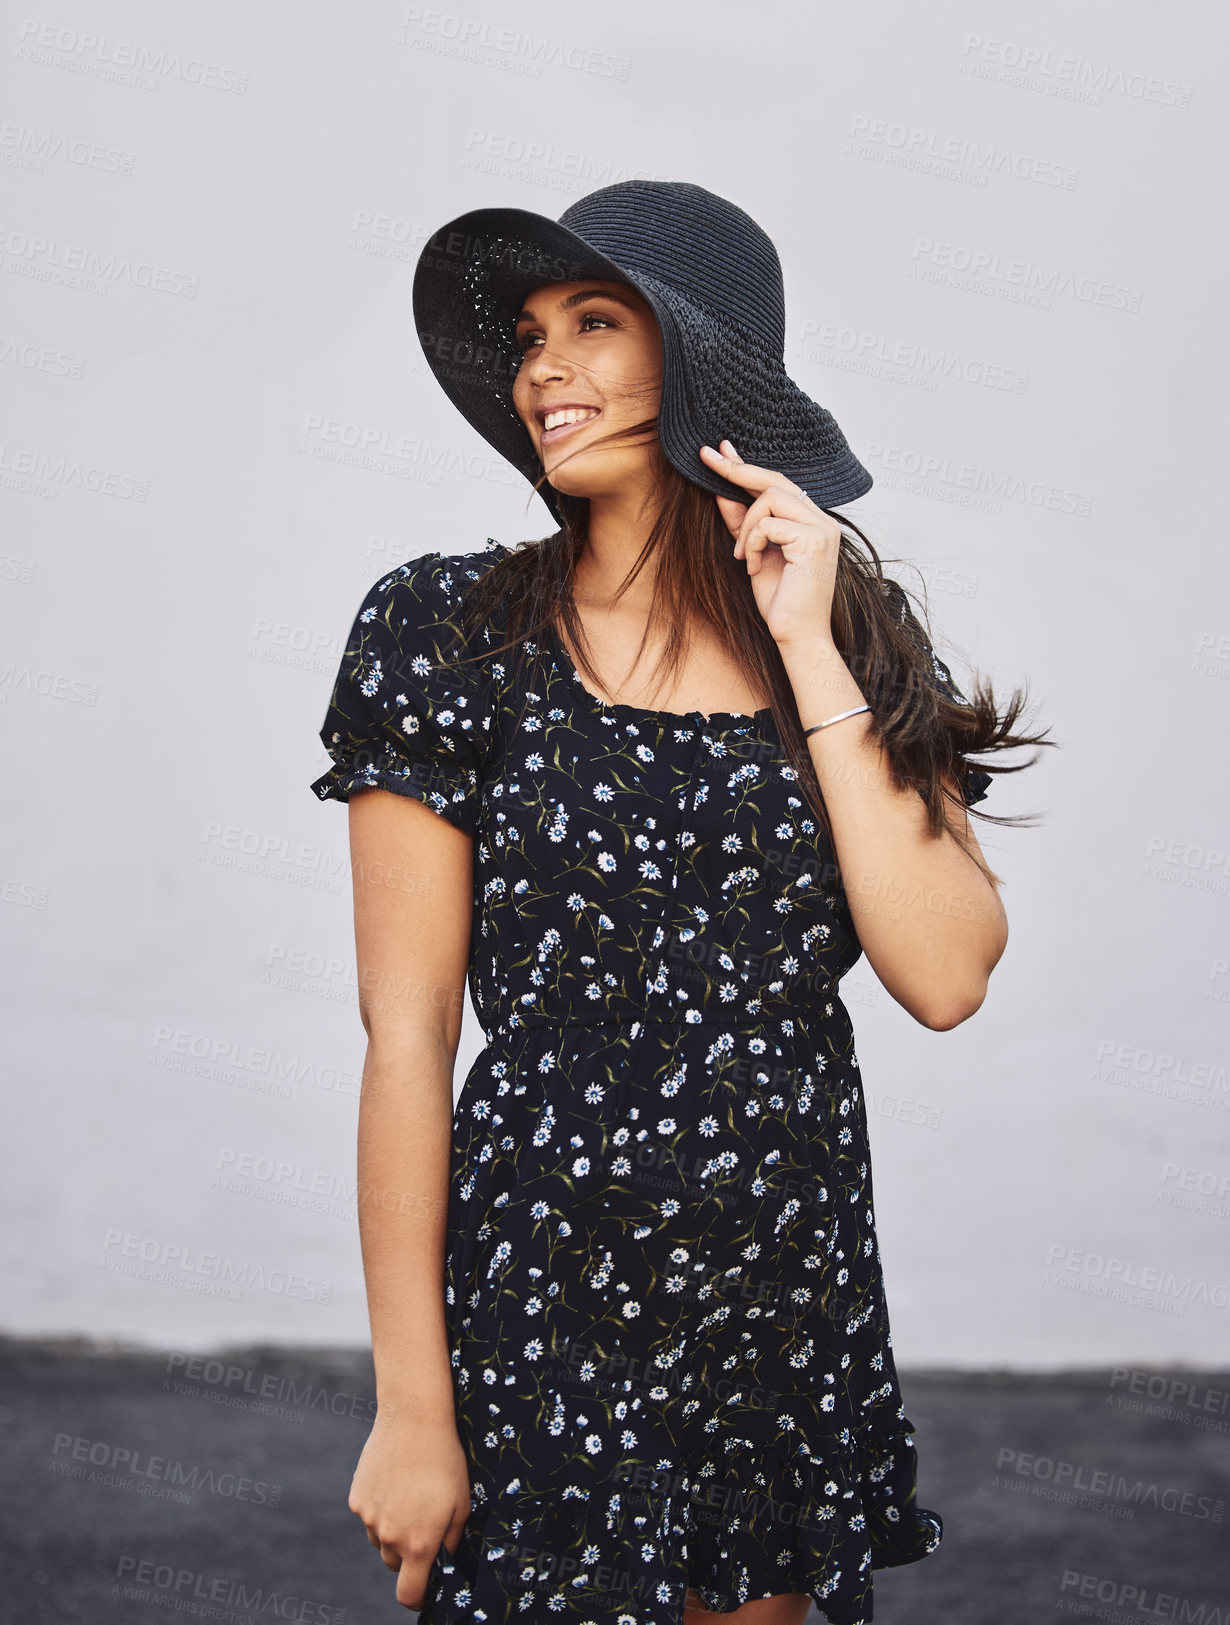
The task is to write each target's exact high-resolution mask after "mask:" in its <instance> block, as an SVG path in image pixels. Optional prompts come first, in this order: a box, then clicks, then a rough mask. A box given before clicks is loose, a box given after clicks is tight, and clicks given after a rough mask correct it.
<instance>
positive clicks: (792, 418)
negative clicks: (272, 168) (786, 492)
mask: <svg viewBox="0 0 1230 1625" xmlns="http://www.w3.org/2000/svg"><path fill="white" fill-rule="evenodd" d="M591 276H592V277H594V278H595V279H598V280H604V281H606V280H609V281H616V282H627V283H631V284H632V286H633V287H634V288H636V289H637V290H638V291H639V292H640V293H641V294H642V295H643V296H644V298H645V299H646V300H647V301H648V303H649V305H650V306H651V308H652V309H653V312H654V315H655V317H656V318H657V321H658V326H659V330H660V332H661V336H662V398H661V402H660V405H659V411H658V436H659V440H660V442H661V445H662V450H663V452H664V454H665V456H666V457H667V458H668V460H669V461H670V462H671V464H672V465H673V466H674V467H675V468H676V469H678V470H679V472H680V473H681V474H683V475H685V476H686V477H687V478H688V479H689V480H692V481H693V482H694V483H695V484H696V485H698V486H700V488H701V489H702V490H705V491H709V492H711V493H713V494H714V495H717V496H725V497H731V498H733V499H734V500H735V501H739V502H750V501H752V500H753V498H752V496H751V494H750V493H749V491H748V490H747V489H746V488H745V487H743V486H739V485H735V484H733V483H732V482H730V481H729V480H725V479H723V478H722V477H721V476H720V475H716V474H714V472H713V471H712V469H710V468H708V467H707V466H706V464H705V463H703V462H702V461H701V459H700V447H701V446H702V445H711V446H717V445H718V443H719V442H720V441H721V440H722V439H724V438H729V439H730V440H731V441H733V442H734V445H735V447H736V449H737V450H738V452H739V454H740V456H741V457H742V458H743V459H744V461H745V462H748V463H758V464H760V465H761V466H764V467H769V468H773V469H776V470H778V471H779V472H781V473H782V474H784V475H785V476H786V477H787V478H788V479H791V480H793V481H794V482H795V484H797V485H799V486H801V487H802V489H803V490H805V491H806V492H807V494H808V495H809V496H810V497H811V498H812V500H813V501H814V502H816V503H817V504H818V505H819V506H821V507H833V506H835V505H836V504H837V503H840V502H850V501H853V500H854V499H855V498H856V497H860V496H863V495H864V494H865V493H866V492H867V491H868V490H870V489H871V485H872V477H871V475H870V473H869V472H868V471H867V469H865V468H864V467H863V465H862V464H861V463H860V462H859V461H858V459H857V458H856V457H855V456H854V454H853V452H852V451H851V450H850V448H849V446H848V445H847V443H846V441H845V438H844V436H843V435H842V433H841V430H840V429H839V428H838V427H837V424H836V421H835V420H834V418H833V416H832V414H831V413H830V412H829V411H828V410H827V409H826V408H824V407H823V406H821V405H819V403H818V402H816V401H813V400H812V399H811V397H810V396H808V395H807V394H806V393H805V392H804V391H803V390H801V389H800V388H799V387H798V385H797V384H795V383H794V381H793V380H792V379H791V378H790V377H789V375H788V374H787V372H786V370H785V366H784V363H783V361H782V359H781V358H780V357H777V356H774V355H771V354H770V353H769V352H768V351H767V349H766V347H765V346H764V344H763V342H762V341H761V340H760V339H759V338H758V337H757V336H756V335H754V334H750V333H749V332H747V331H746V330H745V329H741V328H738V327H736V326H735V324H733V323H731V322H730V321H729V320H727V319H724V318H722V317H721V316H719V315H718V314H717V313H715V312H713V311H710V310H707V309H706V308H704V307H703V306H701V305H700V304H698V303H697V302H695V301H694V300H693V299H691V298H689V297H687V296H685V295H684V294H682V293H681V292H680V291H679V290H678V289H676V288H674V287H670V286H667V285H666V284H664V283H662V282H660V281H658V280H657V279H656V278H653V277H650V276H648V275H646V274H644V273H640V272H638V271H635V270H633V269H630V268H628V267H626V266H624V265H621V264H619V263H618V262H617V261H616V260H613V259H611V258H609V257H608V256H607V255H605V254H603V253H601V252H600V251H599V250H598V249H596V248H594V247H593V246H592V245H591V244H590V243H587V242H586V241H585V240H584V239H583V238H581V237H579V236H577V234H576V233H575V232H573V231H570V230H569V229H568V227H567V226H563V225H561V224H560V222H559V221H558V220H551V219H549V218H548V217H547V216H545V215H540V214H534V213H533V212H531V211H529V210H525V209H508V208H496V209H474V210H470V211H469V212H467V213H466V214H462V215H458V216H457V217H456V219H454V220H451V221H449V223H448V224H447V225H445V226H443V227H442V228H441V229H440V230H439V231H437V232H435V233H434V234H433V236H432V237H431V238H430V239H429V240H428V242H427V243H425V244H424V246H423V249H422V251H421V253H420V254H419V258H418V262H417V264H416V266H415V271H414V284H413V293H412V304H413V311H414V319H415V324H416V327H417V330H418V335H419V341H420V343H421V345H422V347H423V352H424V354H425V356H426V358H427V363H428V365H429V366H430V368H431V370H432V373H433V374H434V376H435V378H436V380H437V382H438V383H439V384H440V386H441V388H442V389H443V390H444V391H445V393H446V394H447V395H448V396H449V398H450V400H452V402H453V403H454V405H455V406H456V407H457V409H458V410H459V411H460V412H461V414H462V415H463V417H465V418H466V420H467V421H468V422H469V423H470V424H471V425H472V426H473V427H474V428H475V429H477V430H478V432H479V434H481V435H482V436H483V438H484V439H485V440H486V441H487V442H488V443H489V444H490V445H492V446H494V447H495V449H496V450H497V451H498V452H499V453H500V455H501V456H503V457H505V458H506V459H507V460H508V461H509V462H510V463H511V464H512V465H513V466H514V467H515V468H516V469H518V470H519V471H520V473H521V474H523V475H524V477H525V478H526V479H527V480H528V481H529V482H530V484H531V485H534V484H536V483H537V482H538V481H539V480H541V479H542V463H541V461H540V459H539V456H538V451H537V448H536V446H535V444H534V441H533V439H532V437H531V435H530V433H529V430H528V429H527V428H526V427H525V424H524V423H523V422H522V421H521V418H520V416H519V414H518V413H517V411H516V408H515V407H514V405H513V400H512V386H513V379H514V377H515V375H516V370H517V366H518V364H519V362H520V355H519V353H518V351H517V348H516V344H515V342H514V332H513V319H514V317H515V316H516V314H517V311H518V310H519V309H520V308H521V303H522V301H523V300H524V298H525V296H526V295H527V294H528V293H529V292H530V291H531V290H532V289H534V288H538V287H541V286H542V285H543V284H544V283H548V282H574V281H580V280H582V279H583V278H585V277H591ZM538 492H539V494H540V495H541V497H542V499H543V501H544V502H545V503H546V505H547V507H548V508H549V509H550V511H551V513H552V515H553V516H554V518H555V519H556V521H557V522H560V521H561V520H562V513H561V509H560V506H559V500H558V493H557V492H556V491H555V490H554V489H553V487H552V486H551V485H550V483H549V482H547V481H543V482H542V484H540V485H538Z"/></svg>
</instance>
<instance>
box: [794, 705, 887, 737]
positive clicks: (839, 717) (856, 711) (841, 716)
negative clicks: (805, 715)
mask: <svg viewBox="0 0 1230 1625" xmlns="http://www.w3.org/2000/svg"><path fill="white" fill-rule="evenodd" d="M870 710H871V707H870V706H869V705H856V706H855V707H854V709H853V710H852V711H840V712H838V714H837V715H836V716H835V717H829V719H828V720H827V722H817V724H816V726H815V727H814V728H804V730H803V738H804V739H807V738H808V737H809V736H810V735H811V734H815V733H819V732H820V730H821V728H831V727H832V726H833V724H834V723H835V722H844V721H845V720H846V718H847V717H856V716H858V714H859V712H860V711H870Z"/></svg>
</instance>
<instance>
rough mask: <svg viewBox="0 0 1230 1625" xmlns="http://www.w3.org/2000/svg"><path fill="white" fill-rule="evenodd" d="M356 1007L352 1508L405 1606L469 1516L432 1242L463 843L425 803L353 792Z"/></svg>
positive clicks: (466, 941)
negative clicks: (358, 1342) (357, 1325)
mask: <svg viewBox="0 0 1230 1625" xmlns="http://www.w3.org/2000/svg"><path fill="white" fill-rule="evenodd" d="M349 822H350V856H351V867H352V870H353V876H354V918H355V952H356V961H357V969H358V983H359V1012H360V1016H361V1019H362V1022H363V1026H364V1029H365V1031H366V1033H367V1056H366V1060H365V1062H364V1067H363V1085H362V1093H361V1096H360V1101H359V1143H358V1197H359V1235H360V1241H361V1245H362V1251H363V1273H364V1278H365V1282H366V1288H367V1304H368V1314H369V1318H370V1321H371V1335H372V1355H373V1359H374V1362H375V1368H376V1402H377V1414H376V1422H375V1425H374V1426H373V1428H372V1432H371V1436H370V1437H369V1439H368V1441H367V1443H366V1445H365V1446H364V1449H363V1453H362V1456H361V1457H360V1459H359V1463H358V1466H357V1468H356V1470H355V1476H354V1483H353V1486H352V1488H351V1492H350V1501H349V1505H350V1510H351V1511H352V1512H354V1513H357V1515H358V1516H359V1517H360V1518H361V1519H362V1520H363V1523H364V1524H365V1525H366V1527H367V1533H368V1538H369V1539H370V1540H371V1542H372V1544H373V1546H376V1547H378V1548H379V1549H380V1554H381V1556H382V1558H383V1559H384V1561H385V1563H386V1565H387V1566H388V1567H389V1568H390V1569H392V1570H393V1571H394V1572H396V1573H397V1574H398V1581H397V1592H396V1599H397V1601H398V1602H399V1603H401V1604H402V1605H403V1606H404V1607H407V1608H414V1609H418V1608H421V1607H422V1606H423V1603H424V1600H425V1592H426V1583H427V1576H428V1572H429V1570H430V1568H431V1565H432V1563H433V1562H434V1560H435V1558H436V1554H437V1552H438V1550H439V1546H440V1542H441V1541H443V1542H444V1543H445V1545H446V1546H447V1547H448V1549H449V1551H450V1552H451V1551H453V1550H454V1549H455V1548H456V1545H457V1542H458V1541H459V1540H460V1538H461V1533H462V1528H463V1526H464V1524H465V1521H466V1518H467V1517H468V1516H469V1513H470V1482H469V1474H468V1471H467V1467H466V1462H465V1456H464V1452H463V1450H462V1447H461V1443H460V1441H459V1439H458V1436H457V1428H456V1420H455V1411H454V1401H453V1383H452V1375H451V1368H450V1364H449V1350H448V1340H447V1336H446V1331H445V1322H444V1249H445V1236H446V1229H447V1214H448V1186H449V1156H450V1150H451V1145H452V1126H453V1066H454V1062H455V1060H456V1054H457V1044H458V1040H459V1038H460V1036H461V1018H462V1011H463V1007H464V1002H465V981H466V967H467V963H468V959H469V949H470V929H471V916H472V910H473V896H472V885H473V861H474V857H473V841H472V838H471V837H470V836H469V835H467V834H465V833H464V832H463V831H462V830H460V829H457V828H455V827H454V826H453V825H452V824H451V823H449V822H448V821H447V820H446V819H445V818H443V817H441V816H440V815H439V814H438V813H436V812H434V811H433V810H432V809H431V808H430V807H428V806H426V805H425V804H424V803H422V802H420V801H417V800H415V799H414V798H412V797H409V796H401V795H397V794H394V793H392V792H391V791H388V790H380V789H371V790H364V791H362V792H358V793H356V794H354V795H352V797H351V799H350V803H349Z"/></svg>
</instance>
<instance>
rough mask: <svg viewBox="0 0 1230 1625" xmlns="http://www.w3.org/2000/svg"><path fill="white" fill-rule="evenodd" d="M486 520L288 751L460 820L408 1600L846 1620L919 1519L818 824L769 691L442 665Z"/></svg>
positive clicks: (868, 1610) (852, 957)
mask: <svg viewBox="0 0 1230 1625" xmlns="http://www.w3.org/2000/svg"><path fill="white" fill-rule="evenodd" d="M508 551H510V550H509V549H507V548H504V547H503V545H502V544H500V543H497V542H494V541H489V542H488V544H487V548H486V550H484V551H480V552H477V553H476V552H469V553H461V554H443V553H438V552H434V553H427V554H424V555H422V556H420V557H418V558H416V559H414V560H412V561H411V562H409V563H407V564H403V565H401V566H400V567H399V568H397V569H394V570H392V571H390V572H389V573H388V574H386V575H384V576H382V577H381V579H380V580H379V581H377V582H376V583H375V584H374V585H373V586H372V588H371V590H370V591H369V593H368V594H367V596H366V598H365V600H364V602H363V604H362V606H361V608H360V610H359V612H358V615H357V617H356V619H355V622H354V626H353V630H352V632H351V634H350V637H349V640H348V643H347V647H346V652H345V655H344V657H343V659H342V662H341V667H340V670H339V672H338V675H337V682H336V686H335V688H334V691H333V694H332V697H331V700H330V703H329V707H328V713H327V715H326V718H325V722H324V725H323V727H322V729H321V739H322V740H323V742H324V744H325V747H326V749H327V751H328V753H329V756H330V757H331V759H332V761H333V763H334V766H333V767H332V768H331V770H330V771H329V772H327V773H325V774H324V776H323V777H321V778H319V779H317V780H316V782H315V783H314V784H313V785H312V789H313V790H314V792H315V793H316V795H317V796H319V797H320V798H321V799H326V798H329V797H332V798H334V799H335V800H339V801H346V800H347V799H348V798H349V797H350V796H351V795H353V794H355V793H356V792H360V791H362V790H363V789H365V788H368V787H371V786H378V787H380V788H383V789H386V790H391V791H393V792H395V793H396V794H399V795H406V796H411V797H414V798H416V799H418V800H420V801H422V802H424V803H426V804H427V805H428V806H430V807H432V808H433V809H434V810H435V811H436V812H437V813H439V814H440V816H442V817H443V818H446V819H447V820H448V821H449V822H450V823H452V824H454V825H456V826H457V827H458V828H459V829H461V830H464V831H465V832H466V833H467V834H469V835H471V836H472V837H473V838H474V857H475V862H474V924H473V930H472V936H471V950H470V961H469V970H468V981H469V990H470V996H471V1000H472V1002H473V1006H474V1009H475V1012H476V1013H477V1016H478V1019H479V1021H480V1023H481V1025H482V1028H483V1033H484V1036H485V1039H486V1044H485V1047H484V1048H483V1050H482V1051H481V1053H480V1054H479V1056H478V1058H477V1059H476V1060H475V1061H474V1064H473V1065H472V1066H471V1067H470V1070H469V1073H468V1075H467V1076H466V1078H465V1082H464V1084H463V1086H462V1089H461V1093H460V1097H459V1098H458V1100H457V1103H456V1109H455V1114H454V1133H453V1149H452V1159H451V1175H450V1196H449V1214H448V1233H447V1244H446V1260H445V1296H446V1317H447V1324H448V1328H449V1339H450V1347H451V1359H452V1374H453V1380H454V1394H455V1400H456V1417H457V1427H458V1433H459V1436H460V1439H461V1442H462V1445H463V1447H464V1449H465V1452H466V1456H467V1460H468V1463H469V1468H470V1478H471V1503H472V1510H471V1513H470V1516H469V1518H468V1520H467V1523H466V1526H465V1530H464V1533H463V1535H462V1538H461V1541H460V1543H459V1545H458V1546H457V1549H456V1550H455V1551H454V1552H453V1553H452V1554H450V1553H449V1552H448V1551H447V1549H446V1548H445V1547H444V1546H443V1544H442V1545H441V1546H440V1548H439V1552H438V1554H437V1557H436V1561H435V1564H434V1565H433V1568H432V1571H431V1575H430V1578H429V1585H428V1595H427V1600H426V1604H425V1607H424V1609H423V1611H422V1612H421V1614H420V1616H419V1617H420V1619H421V1620H423V1621H424V1622H425V1625H463V1622H464V1625H472V1622H485V1625H504V1622H506V1621H512V1620H525V1621H527V1622H530V1625H542V1622H544V1621H548V1620H559V1621H561V1622H567V1625H679V1621H681V1619H682V1615H683V1602H684V1596H685V1591H686V1589H687V1588H688V1587H689V1586H691V1587H692V1588H694V1589H695V1590H696V1591H698V1592H699V1594H700V1596H701V1597H702V1598H703V1599H704V1601H705V1603H706V1604H707V1605H708V1607H710V1608H711V1609H715V1610H717V1611H719V1612H723V1613H728V1612H731V1611H733V1610H734V1609H735V1608H737V1607H738V1606H739V1605H740V1604H741V1603H743V1602H746V1601H748V1600H749V1599H752V1598H758V1597H770V1596H776V1595H779V1594H781V1593H783V1592H801V1593H807V1594H809V1595H810V1596H811V1597H812V1598H813V1599H814V1601H815V1603H816V1604H817V1606H818V1607H819V1608H820V1609H821V1610H822V1611H823V1613H824V1615H825V1617H826V1618H827V1619H829V1620H830V1621H832V1622H834V1625H862V1622H863V1621H868V1620H870V1619H871V1618H872V1570H873V1569H875V1568H883V1567H888V1566H890V1565H898V1564H903V1563H911V1562H914V1561H916V1560H917V1559H919V1558H921V1557H924V1556H926V1555H927V1554H928V1553H930V1552H932V1551H934V1550H935V1548H936V1546H937V1545H938V1544H939V1541H940V1537H941V1534H942V1529H943V1525H942V1522H941V1519H940V1517H939V1515H938V1514H936V1513H934V1512H930V1511H927V1510H926V1509H925V1508H923V1507H920V1506H918V1504H917V1502H916V1465H917V1463H916V1456H915V1450H914V1445H913V1441H912V1439H911V1437H910V1435H911V1433H912V1432H913V1426H912V1424H911V1423H910V1421H909V1420H908V1418H907V1417H906V1415H905V1412H904V1409H903V1402H902V1398H901V1394H900V1392H899V1389H898V1382H897V1375H896V1371H895V1368H894V1364H893V1355H892V1338H891V1336H890V1332H889V1321H888V1315H887V1310H886V1305H885V1296H884V1288H883V1281H882V1276H881V1267H880V1258H879V1253H878V1249H877V1244H876V1232H875V1221H874V1214H873V1201H872V1180H871V1159H870V1152H869V1145H868V1132H867V1119H866V1113H865V1107H864V1101H863V1094H862V1083H861V1075H860V1071H859V1064H858V1058H857V1056H856V1054H855V1049H854V1035H853V1032H852V1029H851V1025H850V1018H849V1015H848V1014H847V1011H846V1008H845V1006H844V1005H843V1003H842V1001H841V998H840V996H839V993H838V984H839V982H840V980H841V978H842V976H844V975H845V973H846V972H847V971H848V970H849V969H850V967H851V966H852V965H853V964H854V963H855V961H856V960H857V959H858V958H859V956H860V952H861V949H860V946H859V942H858V938H857V936H856V934H855V930H854V925H853V921H852V919H851V916H850V912H849V909H848V906H847V904H846V902H845V899H844V896H843V893H842V890H841V887H840V882H839V877H838V872H837V867H836V864H835V861H834V855H833V853H832V850H831V849H829V848H826V847H825V846H823V845H822V844H821V836H820V832H819V830H818V827H817V825H816V823H815V821H814V819H813V817H812V815H811V812H810V810H809V808H808V806H807V804H806V802H805V800H804V798H803V796H802V794H801V793H800V789H799V786H798V783H797V780H796V776H795V773H794V771H793V770H792V769H791V768H790V766H789V765H788V763H787V761H786V758H785V755H784V753H783V751H782V748H781V744H780V741H779V739H778V737H777V735H776V730H775V728H774V725H773V719H772V716H771V713H769V712H768V711H763V712H757V713H756V714H755V715H754V716H749V715H746V714H740V713H731V712H716V713H712V714H710V715H708V716H706V715H704V714H703V713H700V712H690V713H686V714H681V713H674V712H667V711H652V710H646V709H643V708H640V707H636V706H628V705H622V704H610V703H607V702H604V701H602V700H599V699H598V698H596V697H595V696H594V695H592V694H591V693H590V692H589V690H588V689H587V688H586V687H585V686H584V685H583V683H582V681H581V679H580V676H579V675H578V673H577V671H576V669H575V667H574V666H573V664H572V662H571V661H570V659H569V657H568V655H567V653H566V652H565V649H564V646H563V645H562V643H561V642H560V640H559V639H558V637H557V636H555V634H553V633H552V634H550V635H548V636H547V637H546V638H545V639H544V640H542V641H541V642H534V641H532V640H526V645H525V646H526V650H527V653H528V655H529V660H528V662H527V665H526V667H525V668H524V670H523V671H522V672H521V673H520V676H519V678H518V680H517V681H515V682H514V681H513V680H512V675H511V673H512V667H511V664H510V663H509V662H508V660H507V659H506V657H504V656H499V655H493V656H491V657H490V658H489V659H488V658H486V657H484V659H483V660H482V661H481V662H478V663H475V664H472V665H469V666H462V665H460V664H459V663H458V657H459V654H460V650H461V639H462V633H461V626H462V622H461V614H460V612H461V608H462V606H461V598H460V594H461V589H462V587H463V586H464V585H465V584H466V582H467V581H468V580H469V579H471V578H474V577H476V576H477V575H478V574H479V573H481V572H482V571H483V570H484V569H485V568H486V567H488V566H489V565H490V564H492V563H494V562H495V560H496V559H497V558H498V557H499V555H500V553H501V552H508ZM920 630H921V629H920ZM503 637H504V633H503V630H502V629H501V628H496V627H494V626H489V627H488V628H486V629H485V630H484V631H483V633H481V634H480V644H481V642H483V641H485V642H487V643H490V644H493V645H494V644H498V643H499V642H501V641H503ZM932 659H933V664H934V667H935V680H936V682H937V684H940V685H941V686H943V687H944V688H946V689H947V691H948V692H950V693H954V694H956V693H957V691H956V690H955V689H954V688H953V686H952V682H951V678H950V677H949V674H948V672H947V669H946V668H945V667H944V666H943V665H942V663H940V662H939V661H938V660H937V659H935V658H934V656H932ZM957 697H958V698H961V696H960V695H959V694H957ZM987 783H989V776H988V775H985V774H974V773H971V774H970V775H969V778H968V781H967V788H966V799H967V801H971V802H972V801H973V800H975V799H978V798H980V797H981V796H982V795H983V794H985V788H986V785H987Z"/></svg>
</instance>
